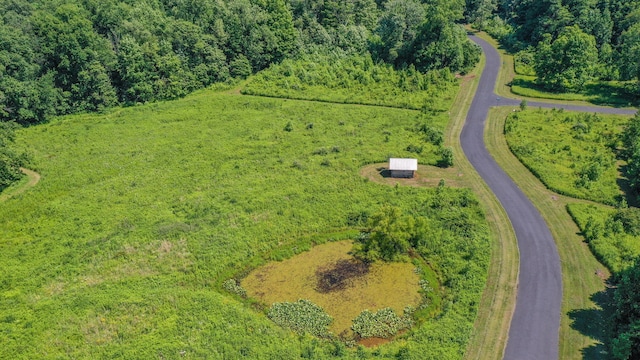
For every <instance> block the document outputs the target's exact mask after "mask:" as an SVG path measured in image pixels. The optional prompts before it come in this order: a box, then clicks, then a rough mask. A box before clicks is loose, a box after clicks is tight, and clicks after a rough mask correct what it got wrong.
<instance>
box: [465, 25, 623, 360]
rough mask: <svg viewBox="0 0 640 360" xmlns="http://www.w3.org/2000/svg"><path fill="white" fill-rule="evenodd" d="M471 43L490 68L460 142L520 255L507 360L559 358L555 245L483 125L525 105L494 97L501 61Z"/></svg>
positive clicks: (479, 41)
mask: <svg viewBox="0 0 640 360" xmlns="http://www.w3.org/2000/svg"><path fill="white" fill-rule="evenodd" d="M470 38H471V40H473V41H474V42H475V43H476V44H478V45H480V47H481V48H482V50H483V52H484V55H485V57H486V65H485V68H484V71H483V73H482V76H481V77H480V83H479V84H478V89H477V90H476V94H475V96H474V98H473V102H472V103H471V107H470V108H469V113H468V115H467V119H466V123H465V125H464V128H463V129H462V133H461V134H460V143H461V145H462V149H463V151H464V153H465V155H466V157H467V158H468V159H469V161H470V162H471V164H472V165H473V167H475V169H476V171H478V173H479V174H480V176H482V178H483V179H484V181H485V182H486V183H487V185H488V186H489V187H490V188H491V190H492V191H493V192H494V194H495V195H496V197H497V198H498V200H499V201H500V202H501V204H502V206H503V207H504V209H505V211H506V212H507V215H508V216H509V220H510V221H511V224H512V226H513V229H514V231H515V234H516V237H517V239H518V248H519V251H520V272H519V275H518V294H517V299H516V307H515V311H514V314H513V318H512V320H511V327H510V329H509V338H508V341H507V346H506V349H505V353H504V359H509V360H511V359H517V360H534V359H540V360H550V359H557V358H558V334H559V330H560V306H561V302H562V270H561V268H560V258H559V256H558V251H557V248H556V245H555V242H554V240H553V237H552V235H551V232H550V231H549V228H548V227H547V224H546V223H545V221H544V220H543V218H542V216H541V215H540V213H539V212H538V210H537V209H536V208H535V207H534V206H533V204H532V203H531V201H529V199H528V198H527V197H526V196H525V195H524V193H523V192H522V191H521V190H520V189H519V188H518V186H517V185H516V184H515V183H514V182H513V181H512V180H511V178H509V176H508V175H507V174H506V173H505V172H504V171H503V170H502V169H501V168H500V166H498V164H497V163H496V162H495V161H494V159H493V158H492V157H491V155H490V154H489V152H488V151H487V149H486V147H485V145H484V127H485V126H484V125H485V120H486V118H487V114H488V111H489V108H490V107H492V106H501V105H509V106H514V105H515V106H517V105H519V104H520V100H515V99H505V98H500V97H498V96H496V95H495V94H494V92H493V89H494V86H495V84H496V80H497V77H498V72H499V70H500V64H501V60H500V56H499V54H498V52H497V51H496V49H495V48H494V47H493V46H491V45H490V44H489V43H487V42H486V41H484V40H482V39H480V38H478V37H476V36H470ZM528 105H529V106H535V107H545V108H564V109H566V110H577V111H587V112H603V113H616V114H633V113H635V110H626V109H615V108H604V107H587V106H576V105H559V104H548V103H543V102H529V103H528Z"/></svg>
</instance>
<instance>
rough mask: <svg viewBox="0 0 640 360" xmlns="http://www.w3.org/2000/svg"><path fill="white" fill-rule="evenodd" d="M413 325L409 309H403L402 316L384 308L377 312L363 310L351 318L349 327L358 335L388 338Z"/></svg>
mask: <svg viewBox="0 0 640 360" xmlns="http://www.w3.org/2000/svg"><path fill="white" fill-rule="evenodd" d="M412 325H413V320H412V319H411V309H408V308H407V309H405V313H404V316H402V317H401V316H398V315H397V314H396V313H395V311H393V309H391V308H384V309H381V310H378V311H377V312H371V311H369V310H365V311H363V312H361V313H360V315H358V317H356V318H355V319H353V325H352V326H351V329H352V330H353V331H354V332H355V333H356V334H358V335H359V336H360V337H363V338H368V337H380V338H389V337H392V336H394V335H395V334H397V333H398V331H400V330H404V329H408V328H410V327H411V326H412Z"/></svg>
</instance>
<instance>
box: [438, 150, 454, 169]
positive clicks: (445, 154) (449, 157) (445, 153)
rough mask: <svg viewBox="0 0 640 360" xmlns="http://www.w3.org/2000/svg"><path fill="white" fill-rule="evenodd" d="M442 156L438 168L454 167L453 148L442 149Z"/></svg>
mask: <svg viewBox="0 0 640 360" xmlns="http://www.w3.org/2000/svg"><path fill="white" fill-rule="evenodd" d="M440 156H441V158H440V161H439V162H438V166H440V167H444V168H446V167H449V166H453V149H452V148H451V147H446V148H442V150H440Z"/></svg>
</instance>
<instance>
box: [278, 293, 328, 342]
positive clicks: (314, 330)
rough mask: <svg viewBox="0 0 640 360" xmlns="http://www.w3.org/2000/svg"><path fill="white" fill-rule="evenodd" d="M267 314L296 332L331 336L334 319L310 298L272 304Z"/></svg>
mask: <svg viewBox="0 0 640 360" xmlns="http://www.w3.org/2000/svg"><path fill="white" fill-rule="evenodd" d="M267 316H269V318H270V319H271V320H273V321H274V322H275V323H276V324H278V325H280V326H282V327H286V328H289V329H291V330H293V331H295V332H296V333H298V334H300V335H302V334H305V333H307V334H311V335H314V336H317V337H330V336H331V333H330V332H329V329H328V327H329V325H330V324H331V322H332V321H333V319H332V318H331V316H329V315H328V314H327V313H326V312H325V311H324V310H322V308H321V307H320V306H318V305H316V304H314V303H312V302H311V301H309V300H304V299H300V300H298V301H296V302H293V303H291V302H282V303H274V304H273V305H271V308H270V309H269V312H268V313H267Z"/></svg>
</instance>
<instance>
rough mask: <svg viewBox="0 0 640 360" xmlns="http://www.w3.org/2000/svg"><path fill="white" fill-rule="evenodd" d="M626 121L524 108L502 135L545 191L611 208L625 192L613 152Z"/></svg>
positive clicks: (626, 117)
mask: <svg viewBox="0 0 640 360" xmlns="http://www.w3.org/2000/svg"><path fill="white" fill-rule="evenodd" d="M628 119H629V117H628V116H612V115H596V114H586V113H582V114H579V113H572V112H565V111H562V110H553V109H552V110H541V109H530V110H527V111H521V112H514V113H512V114H510V115H509V117H508V118H507V121H506V123H505V128H504V132H505V134H506V135H505V136H506V139H507V143H508V144H509V147H510V148H511V151H513V153H514V154H515V155H516V156H517V157H518V159H519V160H520V161H522V163H523V164H524V165H525V166H527V167H528V168H529V169H530V170H531V171H532V172H533V173H534V174H536V176H538V178H539V179H540V180H541V181H542V182H543V183H544V184H545V185H547V187H549V188H550V189H552V190H554V191H556V192H558V193H560V194H564V195H568V196H572V197H576V198H581V199H587V200H593V201H596V202H601V203H605V204H610V205H614V204H618V203H620V202H621V200H622V199H623V198H624V190H626V185H625V184H626V182H625V179H624V178H623V176H622V174H621V172H620V171H621V170H620V169H621V167H622V166H623V164H622V163H621V162H619V161H617V160H616V149H617V148H618V142H619V141H618V135H619V133H620V131H621V130H622V127H623V126H624V125H625V124H626V123H627V121H628Z"/></svg>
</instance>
